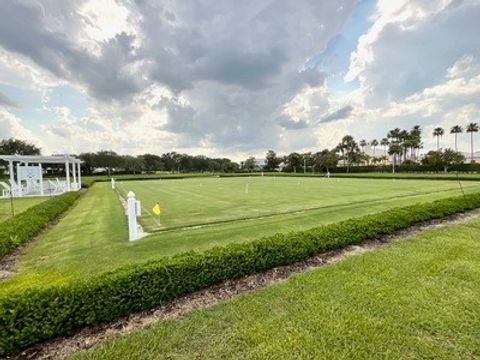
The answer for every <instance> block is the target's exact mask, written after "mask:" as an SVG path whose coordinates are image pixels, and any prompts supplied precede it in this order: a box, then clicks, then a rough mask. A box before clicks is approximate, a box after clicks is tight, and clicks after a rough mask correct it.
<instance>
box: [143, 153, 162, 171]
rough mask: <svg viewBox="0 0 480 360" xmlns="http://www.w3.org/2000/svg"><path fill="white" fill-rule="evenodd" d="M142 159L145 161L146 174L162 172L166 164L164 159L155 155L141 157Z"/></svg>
mask: <svg viewBox="0 0 480 360" xmlns="http://www.w3.org/2000/svg"><path fill="white" fill-rule="evenodd" d="M140 158H141V159H142V161H143V169H144V170H145V171H146V172H149V173H154V172H156V171H162V170H163V168H164V164H163V161H162V158H161V157H160V156H158V155H154V154H143V155H140Z"/></svg>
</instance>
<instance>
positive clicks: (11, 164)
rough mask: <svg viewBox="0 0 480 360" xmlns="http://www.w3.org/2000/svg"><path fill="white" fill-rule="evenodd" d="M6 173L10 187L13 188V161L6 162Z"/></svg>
mask: <svg viewBox="0 0 480 360" xmlns="http://www.w3.org/2000/svg"><path fill="white" fill-rule="evenodd" d="M8 172H9V173H10V185H11V186H13V183H14V182H15V177H14V175H13V161H11V160H10V161H9V162H8Z"/></svg>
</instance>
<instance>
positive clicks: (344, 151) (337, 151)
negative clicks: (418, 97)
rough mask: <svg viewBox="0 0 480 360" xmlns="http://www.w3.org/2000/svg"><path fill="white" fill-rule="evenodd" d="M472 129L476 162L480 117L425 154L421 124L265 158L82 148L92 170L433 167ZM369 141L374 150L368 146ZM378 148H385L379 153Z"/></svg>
mask: <svg viewBox="0 0 480 360" xmlns="http://www.w3.org/2000/svg"><path fill="white" fill-rule="evenodd" d="M464 130H465V132H466V133H468V134H470V162H471V163H473V162H474V134H475V133H477V132H479V130H480V128H479V125H478V123H470V124H468V125H467V126H465V127H463V126H461V125H455V126H453V127H452V128H451V129H450V134H452V135H453V136H454V140H455V149H450V148H441V146H440V139H441V138H442V136H443V135H444V134H445V130H444V129H443V128H441V127H437V128H435V129H434V130H433V133H432V135H433V136H434V137H435V138H436V142H437V149H436V150H432V151H429V152H428V153H427V154H425V155H424V156H423V158H421V157H420V150H421V149H423V142H422V129H421V127H420V126H419V125H416V126H414V127H412V128H411V129H409V130H407V129H400V128H395V129H392V130H390V131H389V132H388V133H387V134H386V136H385V137H383V138H382V139H380V140H377V139H373V140H371V141H366V140H365V139H361V140H360V141H357V140H355V138H354V137H353V136H351V135H345V136H344V137H343V138H342V139H341V141H340V142H339V143H338V144H337V146H335V147H334V148H332V149H323V150H321V151H318V152H306V153H299V152H292V153H290V154H288V155H277V153H276V152H275V151H274V150H268V151H267V153H266V155H265V158H264V159H262V160H263V161H259V160H257V159H256V158H254V157H249V158H248V159H246V160H245V161H242V162H240V164H238V163H236V162H234V161H232V160H230V159H228V158H210V157H207V156H203V155H188V154H182V153H177V152H167V153H165V154H162V155H156V154H149V153H147V154H143V155H138V156H132V155H119V154H117V153H116V152H114V151H105V150H103V151H98V152H95V153H94V152H88V153H81V154H78V157H79V158H80V159H81V160H83V161H84V163H83V164H82V169H83V173H84V174H92V173H94V172H98V170H104V171H105V172H106V173H107V174H110V173H112V172H116V173H118V172H123V173H133V174H135V173H142V172H145V173H154V172H157V171H168V172H237V171H284V172H328V171H331V170H332V169H333V168H335V167H337V166H339V165H341V166H343V167H344V168H345V169H346V171H347V172H348V171H350V168H351V167H352V166H361V165H364V166H370V165H382V166H386V165H388V164H390V165H391V166H392V167H393V169H395V167H396V166H398V165H418V164H422V165H425V166H428V167H431V168H439V167H442V168H444V169H445V170H446V169H448V168H449V167H452V166H455V165H459V164H463V163H464V162H465V157H464V155H463V154H461V153H459V152H458V136H459V134H461V133H463V132H464ZM367 146H369V147H370V149H371V151H370V152H367V151H365V149H366V147H367ZM379 150H382V151H381V152H380V154H379ZM0 154H19V155H39V154H40V148H38V147H37V146H35V145H34V144H30V143H28V142H26V141H23V140H19V139H13V138H10V139H4V140H1V141H0Z"/></svg>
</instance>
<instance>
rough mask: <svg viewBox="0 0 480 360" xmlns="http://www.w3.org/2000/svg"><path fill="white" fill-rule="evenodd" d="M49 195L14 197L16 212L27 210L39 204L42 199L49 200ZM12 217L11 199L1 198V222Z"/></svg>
mask: <svg viewBox="0 0 480 360" xmlns="http://www.w3.org/2000/svg"><path fill="white" fill-rule="evenodd" d="M47 199H48V197H25V198H15V199H13V208H14V211H15V214H19V213H21V212H22V211H25V210H27V209H28V208H29V207H32V206H33V205H37V204H39V203H41V202H42V201H45V200H47ZM11 217H12V210H11V202H10V199H0V222H2V221H5V220H7V219H9V218H11Z"/></svg>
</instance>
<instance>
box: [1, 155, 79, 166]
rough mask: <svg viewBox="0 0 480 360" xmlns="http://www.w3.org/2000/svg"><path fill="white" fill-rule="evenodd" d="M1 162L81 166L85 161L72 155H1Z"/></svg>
mask: <svg viewBox="0 0 480 360" xmlns="http://www.w3.org/2000/svg"><path fill="white" fill-rule="evenodd" d="M0 160H5V161H14V162H23V163H27V162H28V163H37V164H65V163H66V162H68V163H71V164H72V163H73V164H81V163H82V162H83V161H82V160H80V159H77V158H76V157H74V156H70V155H52V156H42V155H0Z"/></svg>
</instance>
